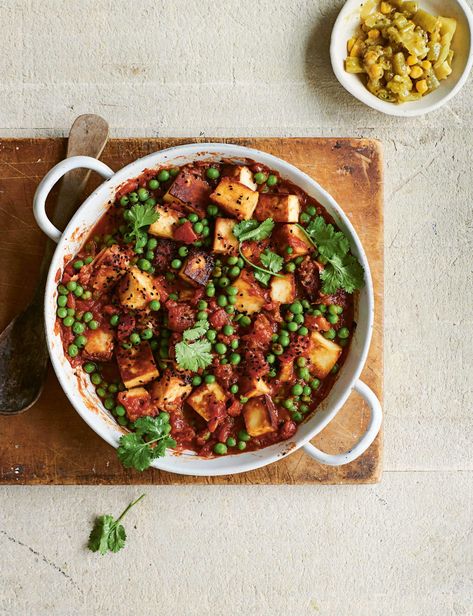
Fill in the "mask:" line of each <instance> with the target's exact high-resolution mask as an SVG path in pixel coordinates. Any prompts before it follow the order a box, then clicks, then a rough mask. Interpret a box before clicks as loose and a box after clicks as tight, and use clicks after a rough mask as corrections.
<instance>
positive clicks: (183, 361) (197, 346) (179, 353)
mask: <svg viewBox="0 0 473 616" xmlns="http://www.w3.org/2000/svg"><path fill="white" fill-rule="evenodd" d="M211 348H212V346H211V344H210V342H209V341H208V340H196V341H195V342H193V343H192V344H188V343H187V342H186V341H185V340H182V341H181V342H178V343H177V344H176V347H175V351H176V361H177V363H178V364H179V367H180V368H183V369H184V370H191V371H192V372H197V370H199V368H206V367H207V366H209V365H210V364H211V363H212V355H211V353H210V351H211Z"/></svg>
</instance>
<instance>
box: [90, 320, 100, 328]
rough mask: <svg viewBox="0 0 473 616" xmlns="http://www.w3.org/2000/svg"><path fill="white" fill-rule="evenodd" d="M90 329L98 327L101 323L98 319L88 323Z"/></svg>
mask: <svg viewBox="0 0 473 616" xmlns="http://www.w3.org/2000/svg"><path fill="white" fill-rule="evenodd" d="M87 325H88V327H89V329H98V327H99V323H98V321H95V320H92V321H89V322H88V323H87Z"/></svg>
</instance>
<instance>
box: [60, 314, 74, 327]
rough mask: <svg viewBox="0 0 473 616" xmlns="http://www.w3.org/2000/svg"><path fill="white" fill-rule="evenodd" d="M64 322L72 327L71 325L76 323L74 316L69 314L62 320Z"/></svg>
mask: <svg viewBox="0 0 473 616" xmlns="http://www.w3.org/2000/svg"><path fill="white" fill-rule="evenodd" d="M62 322H63V323H64V325H65V326H66V327H71V325H73V324H74V317H72V316H67V317H66V318H65V319H63V320H62Z"/></svg>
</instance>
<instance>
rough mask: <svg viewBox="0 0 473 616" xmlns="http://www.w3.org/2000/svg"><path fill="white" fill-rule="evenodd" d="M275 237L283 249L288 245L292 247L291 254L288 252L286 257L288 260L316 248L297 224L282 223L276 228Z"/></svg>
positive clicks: (302, 255)
mask: <svg viewBox="0 0 473 616" xmlns="http://www.w3.org/2000/svg"><path fill="white" fill-rule="evenodd" d="M273 238H274V241H275V242H277V245H278V246H281V248H282V249H285V248H286V247H287V246H290V247H291V248H292V252H291V254H290V255H288V254H287V253H286V259H288V260H289V259H295V258H296V257H304V256H305V255H307V254H309V253H310V252H313V250H314V246H313V245H312V243H311V242H310V241H309V240H308V238H307V236H306V234H305V233H304V231H302V230H301V229H300V228H299V227H298V226H297V225H295V224H287V225H280V226H279V227H278V228H277V229H276V230H275V232H274V234H273Z"/></svg>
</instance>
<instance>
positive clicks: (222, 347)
mask: <svg viewBox="0 0 473 616" xmlns="http://www.w3.org/2000/svg"><path fill="white" fill-rule="evenodd" d="M215 351H216V352H217V353H218V354H219V355H225V353H226V352H227V345H226V344H224V343H223V342H217V344H216V345H215Z"/></svg>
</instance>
